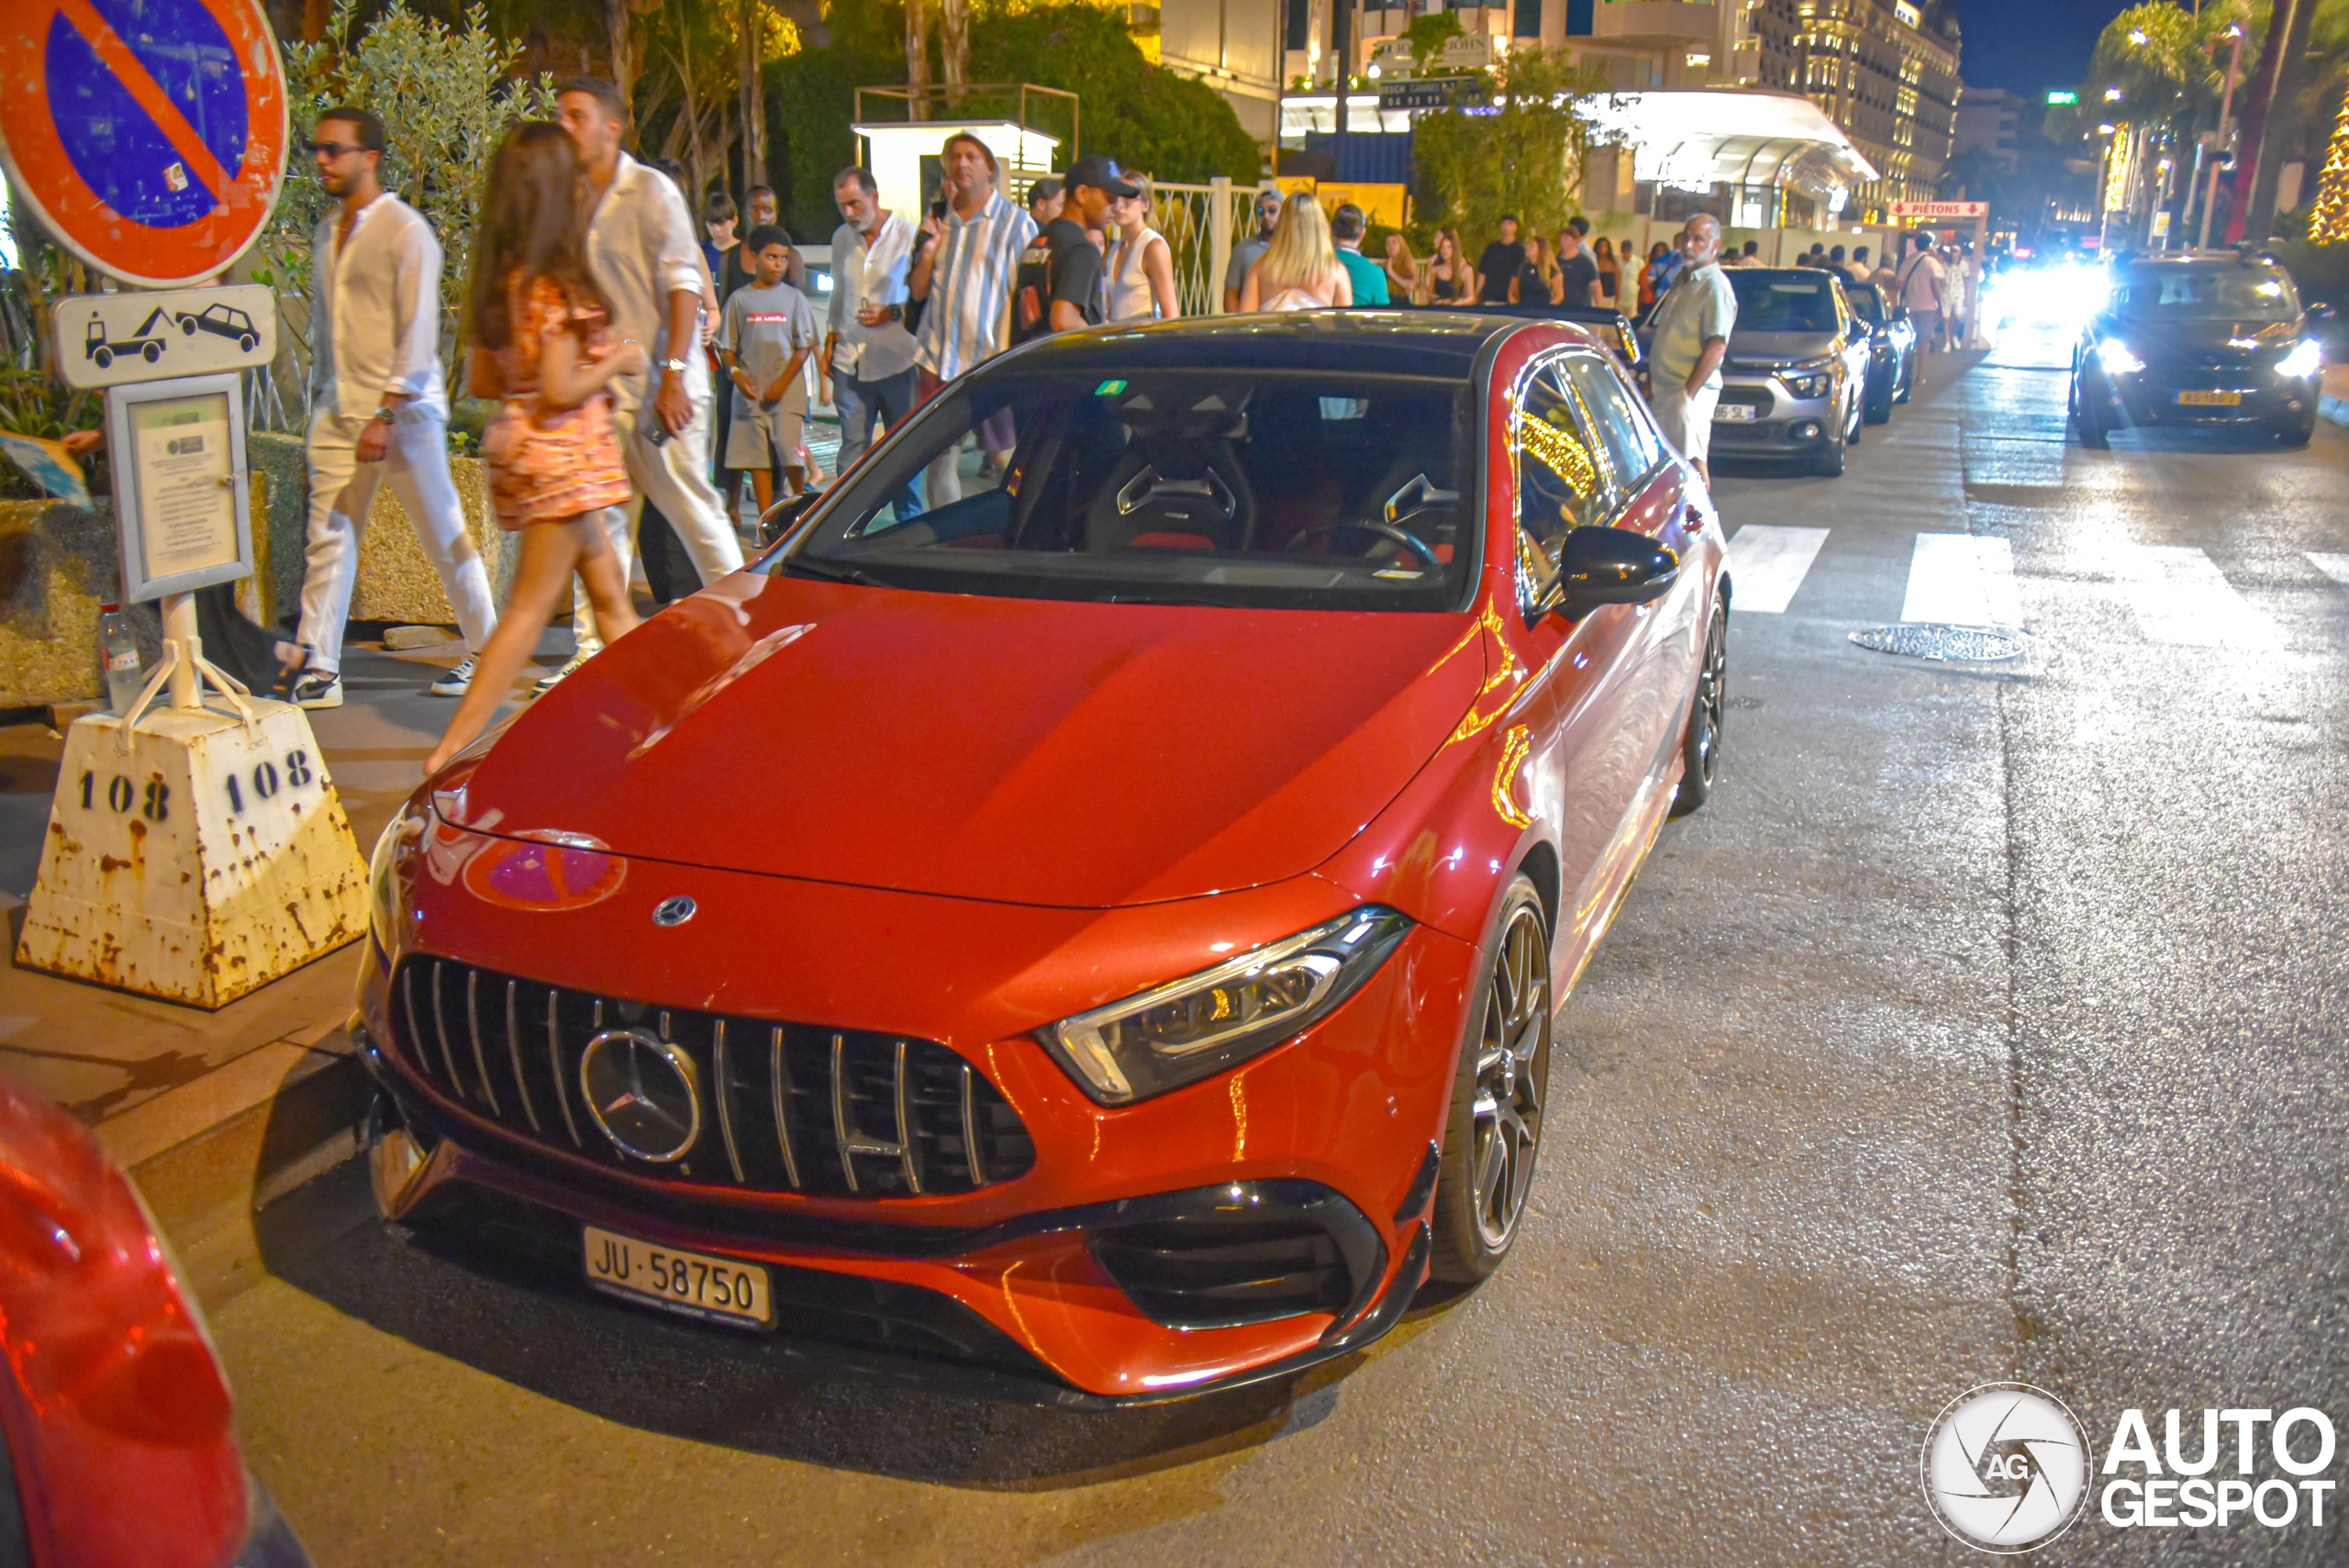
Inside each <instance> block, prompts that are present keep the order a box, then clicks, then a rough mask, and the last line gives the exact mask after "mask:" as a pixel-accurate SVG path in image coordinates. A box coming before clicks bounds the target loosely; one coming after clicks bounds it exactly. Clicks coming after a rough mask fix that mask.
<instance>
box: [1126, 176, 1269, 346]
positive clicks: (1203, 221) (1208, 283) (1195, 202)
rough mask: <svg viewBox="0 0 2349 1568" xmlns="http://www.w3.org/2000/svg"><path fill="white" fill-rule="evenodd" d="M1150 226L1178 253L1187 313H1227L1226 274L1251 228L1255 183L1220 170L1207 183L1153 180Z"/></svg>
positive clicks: (1178, 289)
mask: <svg viewBox="0 0 2349 1568" xmlns="http://www.w3.org/2000/svg"><path fill="white" fill-rule="evenodd" d="M1150 195H1151V219H1150V221H1151V227H1152V228H1155V229H1157V230H1158V232H1159V233H1161V234H1163V235H1164V236H1165V237H1166V248H1167V249H1168V250H1171V251H1173V252H1174V259H1175V295H1176V296H1177V297H1178V298H1180V299H1181V300H1182V302H1183V314H1184V315H1186V316H1220V315H1222V314H1223V275H1224V272H1225V270H1226V269H1227V268H1228V267H1230V264H1231V245H1232V239H1233V237H1234V236H1235V235H1242V234H1247V233H1249V232H1251V217H1252V211H1251V209H1252V207H1253V206H1254V204H1255V200H1256V187H1255V186H1253V185H1234V184H1233V183H1231V182H1230V180H1229V179H1226V178H1225V177H1224V176H1223V175H1221V174H1219V175H1217V176H1216V177H1215V178H1214V179H1212V180H1210V181H1208V183H1206V184H1204V185H1182V184H1176V183H1174V182H1172V181H1167V180H1156V181H1152V183H1151V187H1150Z"/></svg>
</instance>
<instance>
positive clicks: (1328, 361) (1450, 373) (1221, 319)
mask: <svg viewBox="0 0 2349 1568" xmlns="http://www.w3.org/2000/svg"><path fill="white" fill-rule="evenodd" d="M1528 325H1530V324H1529V323H1527V322H1525V321H1522V320H1519V319H1513V318H1511V317H1498V316H1479V315H1476V314H1474V313H1472V312H1467V311H1449V310H1441V311H1440V310H1299V311H1283V312H1278V313H1275V314H1271V315H1254V316H1201V317H1192V318H1190V319H1189V320H1185V321H1152V322H1137V323H1133V324H1130V325H1119V326H1115V327H1096V328H1088V329H1086V330H1085V331H1082V332H1063V333H1058V334H1055V335H1054V336H1052V337H1050V338H1047V339H1043V340H1041V342H1038V343H1036V344H1035V345H1033V346H1032V347H1030V348H1026V349H1022V350H1019V351H1018V352H1017V353H1015V354H1008V355H1006V356H1004V358H1003V359H1002V360H1000V361H996V362H997V363H999V364H1002V365H1004V366H1005V368H1007V369H1008V368H1010V367H1011V366H1013V365H1015V364H1016V365H1017V367H1018V368H1019V369H1020V370H1030V371H1035V370H1051V371H1057V370H1069V371H1088V372H1089V371H1091V370H1093V369H1095V368H1099V369H1105V370H1107V369H1116V370H1181V369H1186V368H1189V367H1193V366H1197V367H1198V368H1201V369H1210V370H1224V369H1231V370H1327V371H1339V372H1342V373H1349V374H1357V375H1410V376H1436V377H1442V378H1443V379H1446V380H1452V381H1465V380H1466V379H1467V378H1468V374H1469V371H1470V369H1471V367H1472V366H1474V365H1475V361H1476V354H1477V352H1478V350H1481V349H1483V348H1484V346H1485V345H1486V343H1487V342H1488V341H1490V340H1491V339H1493V338H1495V337H1497V336H1498V335H1500V334H1503V333H1506V332H1508V331H1511V330H1513V329H1515V328H1520V327H1524V326H1528Z"/></svg>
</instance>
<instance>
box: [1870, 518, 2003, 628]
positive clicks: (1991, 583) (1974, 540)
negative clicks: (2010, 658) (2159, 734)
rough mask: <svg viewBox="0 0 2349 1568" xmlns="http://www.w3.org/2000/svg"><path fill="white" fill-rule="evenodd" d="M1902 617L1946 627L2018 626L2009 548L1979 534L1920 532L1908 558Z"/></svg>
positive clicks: (1990, 537)
mask: <svg viewBox="0 0 2349 1568" xmlns="http://www.w3.org/2000/svg"><path fill="white" fill-rule="evenodd" d="M1900 618H1901V619H1902V620H1905V621H1935V622H1943V623H1946V624H1948V625H1951V626H1999V627H2021V625H2022V595H2021V593H2020V592H2018V591H2017V589H2016V587H2015V552H2014V547H2013V546H2011V545H2009V543H2008V542H2007V541H2006V540H2005V539H2001V538H1998V537H1995V536H1991V535H1984V534H1919V535H1918V536H1917V548H1916V551H1915V553H1914V554H1912V555H1911V556H1910V557H1909V595H1908V597H1907V598H1906V599H1904V600H1903V601H1902V602H1901V606H1900Z"/></svg>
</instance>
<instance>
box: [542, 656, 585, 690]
mask: <svg viewBox="0 0 2349 1568" xmlns="http://www.w3.org/2000/svg"><path fill="white" fill-rule="evenodd" d="M594 657H595V655H594V654H592V653H574V654H573V655H572V656H571V657H570V659H569V660H567V661H566V662H564V663H563V664H562V667H561V668H559V669H555V670H551V671H549V672H548V673H546V674H543V675H541V676H540V677H539V684H538V685H537V686H536V687H535V688H533V690H532V695H535V696H544V695H547V694H548V693H549V692H551V691H552V690H554V689H555V688H556V687H557V686H559V685H561V684H562V678H563V677H564V676H565V675H568V674H570V673H572V672H573V670H576V669H578V668H579V666H581V665H582V664H584V663H585V662H587V661H588V660H590V659H592V658H594Z"/></svg>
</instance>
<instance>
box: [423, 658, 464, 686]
mask: <svg viewBox="0 0 2349 1568" xmlns="http://www.w3.org/2000/svg"><path fill="white" fill-rule="evenodd" d="M424 689H425V690H426V691H428V692H430V693H431V694H432V695H434V696H436V697H461V696H463V695H465V694H466V693H467V692H469V691H471V690H472V689H473V655H472V654H470V653H468V654H466V655H465V656H464V657H463V658H462V659H461V660H459V661H458V662H457V667H456V668H455V669H453V670H451V671H450V672H449V673H447V674H445V675H443V676H441V677H440V679H439V680H437V681H435V682H433V683H432V684H430V685H429V686H427V687H425V688H424Z"/></svg>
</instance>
